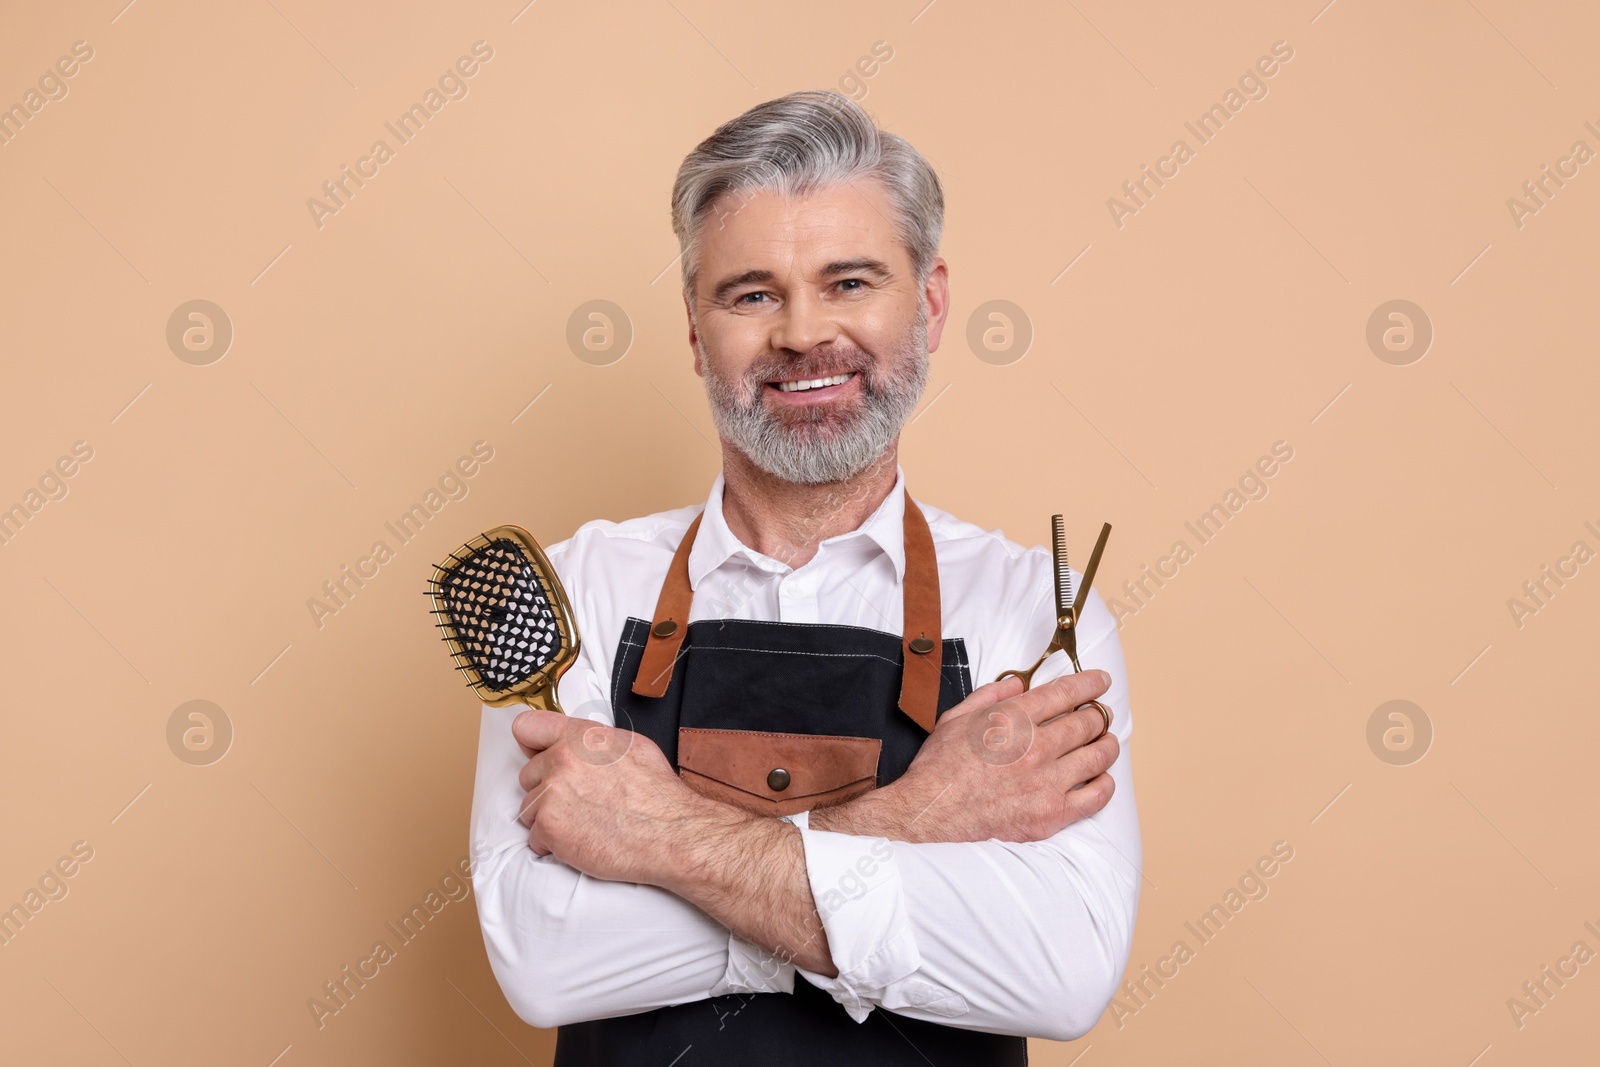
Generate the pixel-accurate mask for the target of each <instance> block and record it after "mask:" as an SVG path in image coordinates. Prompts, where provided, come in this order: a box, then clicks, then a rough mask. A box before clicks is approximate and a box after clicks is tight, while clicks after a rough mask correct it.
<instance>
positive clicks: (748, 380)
mask: <svg viewBox="0 0 1600 1067" xmlns="http://www.w3.org/2000/svg"><path fill="white" fill-rule="evenodd" d="M697 336H698V335H697ZM697 347H698V345H697ZM840 355H841V358H842V359H843V360H844V361H843V362H842V363H841V362H840V361H839V360H834V359H827V358H826V357H824V361H825V362H826V364H827V369H826V370H824V371H823V372H821V373H818V374H815V375H813V376H814V377H826V376H827V375H828V374H831V373H843V372H844V371H846V370H854V371H856V372H858V375H859V377H860V379H861V382H862V392H861V397H860V400H859V401H858V402H857V403H856V404H855V405H854V406H853V408H852V410H850V411H847V412H843V413H837V412H832V411H827V410H824V409H822V408H820V407H819V408H818V409H816V413H815V414H811V413H810V412H808V411H806V410H802V411H801V412H800V413H799V414H800V416H801V417H800V418H797V419H795V420H794V421H793V422H792V424H790V425H785V423H784V421H783V420H782V419H781V418H779V417H777V416H775V415H774V414H772V412H771V411H769V410H768V409H767V405H766V402H765V399H764V394H765V392H766V388H767V385H766V383H767V382H769V381H773V380H776V379H781V378H792V377H796V376H797V374H796V371H798V370H800V369H802V368H803V367H804V364H803V363H801V362H798V361H795V360H787V361H781V362H774V361H762V362H761V363H758V364H756V365H755V366H752V367H751V368H750V370H749V371H748V372H747V373H746V374H745V377H744V380H743V381H742V382H735V381H731V380H729V379H727V378H724V377H722V375H721V373H720V372H719V371H718V369H717V365H716V361H715V360H713V359H709V358H707V356H706V352H705V349H704V348H703V347H701V348H700V357H701V365H702V367H703V369H704V371H705V381H706V398H707V400H709V401H710V404H711V418H712V420H713V421H714V422H715V423H716V426H717V430H718V432H719V433H721V435H722V437H723V439H724V440H726V441H727V442H728V443H729V444H731V445H732V446H733V447H734V448H737V449H738V450H739V451H740V452H742V453H744V455H745V456H746V457H748V458H749V460H750V462H751V463H754V464H755V465H756V466H757V467H758V468H760V469H761V470H763V471H765V472H767V473H768V474H770V475H772V476H773V477H775V478H781V479H783V480H784V481H786V482H794V483H797V484H800V485H823V484H827V483H830V482H843V481H846V480H848V479H850V478H853V477H855V476H856V475H857V474H860V473H861V472H862V471H864V470H866V469H867V468H868V467H869V466H871V465H872V464H873V462H874V461H876V460H877V459H878V458H880V457H881V456H882V455H883V454H884V453H885V452H887V451H888V449H889V446H890V445H891V444H893V443H894V440H895V438H896V437H898V436H899V434H900V430H901V429H902V427H904V426H905V422H906V419H907V418H908V417H910V415H911V412H912V410H913V409H914V408H915V407H916V406H917V401H918V399H920V398H921V396H922V391H923V388H924V387H925V386H926V385H927V381H928V321H927V315H926V313H925V312H923V311H921V310H919V311H918V313H917V319H916V322H915V323H914V324H913V325H912V327H911V328H910V329H909V330H908V331H907V333H906V336H905V337H904V338H902V339H901V342H900V344H899V346H898V347H897V349H896V351H895V353H894V359H893V361H892V362H891V364H890V368H889V370H888V372H887V373H884V372H882V371H880V370H879V369H878V367H877V366H876V364H875V363H874V362H873V361H872V359H871V357H869V356H868V355H867V354H866V353H864V352H862V351H860V350H859V349H856V348H851V349H849V350H848V351H847V352H844V353H841V354H840ZM807 373H809V372H807Z"/></svg>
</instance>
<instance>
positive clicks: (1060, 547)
mask: <svg viewBox="0 0 1600 1067" xmlns="http://www.w3.org/2000/svg"><path fill="white" fill-rule="evenodd" d="M1110 536H1111V524H1110V523H1109V522H1108V523H1103V524H1102V525H1101V527H1100V539H1099V540H1098V541H1096V542H1095V544H1094V551H1093V552H1092V553H1090V555H1089V566H1088V567H1087V568H1085V569H1084V572H1083V582H1082V584H1081V585H1079V586H1078V593H1077V596H1076V597H1074V596H1073V593H1072V571H1071V570H1070V569H1069V568H1068V566H1067V534H1066V526H1065V523H1064V522H1063V520H1062V517H1061V516H1060V515H1052V516H1050V542H1051V548H1052V550H1053V552H1054V554H1055V564H1056V629H1055V633H1054V634H1053V635H1052V636H1051V638H1050V646H1049V647H1048V648H1046V649H1045V650H1044V654H1043V655H1041V656H1040V657H1039V658H1038V659H1037V660H1035V661H1034V664H1033V666H1031V667H1029V668H1028V669H1027V670H1021V671H1001V672H1000V674H999V675H998V676H997V677H996V678H995V681H997V682H998V681H999V680H1000V679H1001V678H1005V677H1007V676H1008V675H1016V676H1017V677H1018V678H1021V679H1022V688H1023V689H1024V691H1026V690H1027V689H1028V688H1029V687H1030V686H1031V685H1032V684H1033V672H1034V671H1037V670H1038V669H1039V668H1040V667H1041V666H1043V665H1044V661H1045V660H1047V659H1049V658H1050V655H1051V653H1053V652H1065V653H1066V654H1067V657H1068V658H1069V659H1071V660H1072V669H1073V670H1074V671H1076V672H1081V671H1082V670H1083V665H1082V664H1081V663H1079V662H1078V620H1079V619H1081V618H1082V617H1083V609H1084V607H1086V606H1087V605H1088V602H1089V587H1090V586H1091V585H1092V584H1093V583H1094V572H1095V571H1096V570H1097V569H1099V567H1100V556H1101V555H1102V554H1103V553H1104V552H1105V550H1106V540H1107V539H1108V538H1110ZM1088 704H1093V705H1094V706H1095V707H1096V708H1098V709H1099V711H1100V714H1101V715H1104V716H1105V720H1106V722H1105V729H1104V730H1101V731H1100V737H1104V736H1105V735H1106V732H1107V731H1108V730H1110V729H1111V709H1110V708H1108V707H1106V706H1105V705H1104V704H1102V703H1100V702H1099V701H1098V700H1091V701H1089V702H1088ZM1088 704H1084V705H1080V707H1087V706H1088ZM1099 739H1100V738H1099V737H1097V738H1095V740H1097V741H1098V740H1099Z"/></svg>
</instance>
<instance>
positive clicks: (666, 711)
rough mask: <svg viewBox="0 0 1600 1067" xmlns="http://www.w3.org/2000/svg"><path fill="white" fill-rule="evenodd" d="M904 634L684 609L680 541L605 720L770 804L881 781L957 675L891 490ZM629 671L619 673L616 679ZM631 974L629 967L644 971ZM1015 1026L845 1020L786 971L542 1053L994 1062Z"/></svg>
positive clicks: (1011, 1049)
mask: <svg viewBox="0 0 1600 1067" xmlns="http://www.w3.org/2000/svg"><path fill="white" fill-rule="evenodd" d="M905 505H906V518H905V524H904V525H905V543H906V573H905V581H904V583H903V584H904V594H905V609H906V610H905V619H906V627H905V630H906V632H905V635H904V637H897V636H895V635H894V634H891V633H885V632H883V631H880V630H873V629H869V628H866V627H860V626H838V625H829V624H822V623H783V622H757V621H751V620H741V619H702V620H699V621H697V622H694V623H692V624H688V623H687V619H688V616H689V604H690V600H691V597H692V593H691V591H690V589H689V578H688V562H689V548H690V546H691V545H692V544H693V542H694V536H695V533H696V532H697V531H698V529H699V524H700V520H699V518H696V519H695V521H694V523H693V524H692V525H691V526H690V527H689V529H688V531H687V533H685V535H684V538H683V541H682V542H681V543H680V544H679V546H678V550H677V553H676V554H675V555H674V557H673V561H672V566H671V568H670V569H669V570H668V573H667V579H666V582H665V583H664V584H663V586H662V590H661V596H660V599H659V601H658V603H657V606H656V614H655V618H654V619H652V620H650V621H646V620H644V619H639V618H629V619H628V620H627V623H626V624H625V625H624V627H623V632H622V639H621V642H620V643H619V644H618V646H617V655H616V661H615V664H616V665H615V668H614V671H613V675H612V679H611V698H612V708H613V709H614V711H615V715H616V720H615V721H616V724H617V725H618V726H619V727H622V728H625V729H631V730H635V731H637V732H639V733H641V734H644V735H645V736H647V737H649V738H650V739H651V740H652V741H654V742H655V743H656V744H657V745H659V746H660V747H661V751H662V752H663V753H665V754H666V757H667V759H668V760H670V761H671V762H672V765H673V767H674V768H675V769H677V771H678V773H679V775H680V776H681V777H682V778H683V779H684V781H685V782H686V783H687V784H688V785H690V786H691V787H692V788H694V789H696V790H697V791H699V792H701V793H703V794H705V795H707V796H712V797H715V798H716V799H718V800H722V801H724V802H727V803H731V804H735V805H737V806H740V807H743V808H745V809H747V810H750V811H756V812H760V813H763V814H769V815H785V814H791V813H793V812H798V811H805V810H808V809H811V808H813V807H816V806H818V804H819V803H832V802H836V801H839V800H842V799H847V798H849V797H851V796H854V795H856V794H858V793H861V792H865V791H866V790H868V789H872V788H874V787H876V786H883V785H887V784H888V783H890V782H892V781H894V780H895V779H896V778H898V777H900V775H902V774H904V773H905V771H906V768H907V767H909V766H910V765H911V760H912V758H913V757H914V756H915V755H916V754H917V751H918V749H920V748H921V746H922V742H923V740H924V739H925V738H926V737H927V735H928V732H929V731H930V730H932V728H933V724H934V722H935V721H936V718H937V716H938V715H939V714H942V713H943V712H945V711H946V710H948V709H949V708H951V707H954V706H955V705H956V704H958V703H960V702H961V700H962V699H963V698H965V697H966V696H967V694H969V693H970V692H971V691H972V678H971V674H970V672H969V670H968V664H967V659H966V645H965V643H964V642H963V641H962V639H961V638H959V637H957V638H943V637H941V635H940V632H939V621H940V609H939V576H938V566H937V563H936V561H935V558H934V550H933V538H932V535H931V534H930V533H929V530H928V524H927V520H926V519H925V518H924V517H923V515H922V512H921V511H920V510H918V508H917V506H916V504H915V503H913V502H912V500H911V497H910V495H909V494H907V496H906V501H905ZM629 679H632V680H633V682H632V684H631V685H630V684H629ZM641 977H643V976H641ZM1027 1061H1028V1046H1027V1039H1026V1038H1022V1037H1012V1036H1003V1035H999V1034H988V1033H980V1032H978V1031H976V1030H964V1029H961V1028H959V1027H954V1026H945V1025H941V1024H939V1023H931V1022H925V1021H922V1020H918V1019H911V1018H907V1017H906V1016H903V1015H898V1014H895V1013H894V1012H889V1011H886V1010H884V1009H883V1008H874V1009H873V1011H872V1013H871V1014H870V1015H868V1016H867V1018H866V1020H865V1021H864V1022H861V1023H857V1022H856V1021H855V1020H853V1019H851V1018H850V1016H849V1015H848V1014H846V1012H845V1010H844V1008H843V1007H841V1006H840V1005H839V1004H838V1003H836V1002H835V1001H834V1000H833V998H832V997H831V996H829V995H828V994H827V993H826V992H824V991H822V990H820V989H818V988H816V987H815V986H813V985H812V984H811V983H810V982H808V981H806V980H805V978H804V976H802V975H800V974H798V973H797V974H796V975H795V980H794V993H793V994H788V993H753V994H737V993H736V994H728V995H725V996H718V997H709V998H706V999H704V1000H698V1001H693V1002H691V1003H687V1004H678V1005H674V1006H671V1007H666V1008H656V1009H654V1010H652V1011H646V1012H641V1013H638V1014H634V1015H623V1016H618V1017H616V1018H611V1019H597V1020H594V1021H591V1022H585V1023H569V1024H568V1025H566V1026H562V1027H559V1028H558V1030H557V1036H556V1054H555V1067H631V1065H640V1067H644V1065H649V1067H667V1065H669V1064H671V1065H673V1067H789V1065H796V1067H798V1065H802V1064H804V1065H810V1064H832V1063H843V1064H863V1065H865V1064H871V1065H879V1064H883V1065H896V1064H906V1065H916V1067H927V1065H928V1064H930V1063H932V1064H935V1065H936V1067H946V1065H949V1067H966V1065H983V1067H1008V1065H1012V1064H1026V1063H1027Z"/></svg>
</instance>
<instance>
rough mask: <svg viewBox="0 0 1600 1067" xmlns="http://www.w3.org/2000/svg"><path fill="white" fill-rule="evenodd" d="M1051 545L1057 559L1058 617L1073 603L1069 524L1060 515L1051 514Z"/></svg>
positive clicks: (1064, 613)
mask: <svg viewBox="0 0 1600 1067" xmlns="http://www.w3.org/2000/svg"><path fill="white" fill-rule="evenodd" d="M1050 547H1051V550H1052V551H1053V552H1054V554H1055V560H1056V617H1057V618H1061V617H1062V616H1064V615H1066V613H1067V608H1068V607H1070V606H1071V604H1072V569H1071V568H1070V567H1068V566H1067V526H1066V522H1065V520H1064V519H1063V517H1062V516H1060V515H1052V516H1050Z"/></svg>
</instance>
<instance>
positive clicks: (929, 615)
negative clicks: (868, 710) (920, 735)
mask: <svg viewBox="0 0 1600 1067" xmlns="http://www.w3.org/2000/svg"><path fill="white" fill-rule="evenodd" d="M904 526H905V545H906V574H905V580H904V581H902V582H901V589H902V590H903V592H904V599H905V634H904V637H903V639H902V641H901V646H902V651H903V652H904V654H905V661H906V665H905V668H904V670H903V671H902V673H901V676H900V710H901V711H903V712H905V713H906V714H907V715H909V716H911V718H912V720H913V721H915V722H916V724H917V725H918V726H921V727H922V728H923V729H924V730H926V731H927V732H928V733H930V734H931V733H933V724H934V721H935V719H936V718H937V716H938V711H939V675H940V669H941V668H942V667H943V665H944V664H943V660H944V639H943V638H942V637H941V636H940V633H939V626H940V622H941V621H942V620H943V617H944V616H943V614H942V612H941V609H940V605H939V561H938V559H937V558H936V557H935V555H934V551H933V532H932V531H931V530H929V529H928V520H927V519H926V518H925V517H924V516H923V514H922V509H921V508H919V507H917V505H916V502H915V501H913V500H912V499H911V493H910V491H907V492H906V517H905V523H904Z"/></svg>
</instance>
